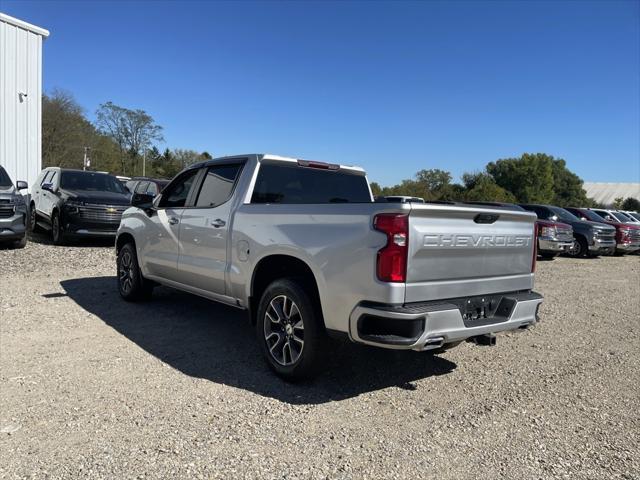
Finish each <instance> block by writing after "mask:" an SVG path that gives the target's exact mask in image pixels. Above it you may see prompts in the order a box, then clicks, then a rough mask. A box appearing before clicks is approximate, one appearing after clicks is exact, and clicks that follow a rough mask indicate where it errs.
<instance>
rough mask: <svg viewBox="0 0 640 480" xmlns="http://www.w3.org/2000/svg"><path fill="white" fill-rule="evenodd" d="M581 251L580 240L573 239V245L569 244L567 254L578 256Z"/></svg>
mask: <svg viewBox="0 0 640 480" xmlns="http://www.w3.org/2000/svg"><path fill="white" fill-rule="evenodd" d="M581 253H582V245H580V242H579V241H578V240H575V241H574V242H573V245H571V248H570V249H569V255H571V256H572V257H579V256H580V254H581Z"/></svg>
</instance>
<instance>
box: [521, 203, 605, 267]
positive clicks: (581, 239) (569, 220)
mask: <svg viewBox="0 0 640 480" xmlns="http://www.w3.org/2000/svg"><path fill="white" fill-rule="evenodd" d="M520 206H521V207H522V208H524V209H525V210H529V211H531V212H535V214H536V215H537V216H538V218H539V219H540V220H551V221H554V222H562V223H566V224H568V225H571V228H573V239H574V242H573V246H572V247H571V248H570V249H569V251H568V252H567V254H568V255H570V256H572V257H585V256H588V255H592V256H597V255H613V253H614V252H615V248H616V239H615V236H616V229H615V228H613V227H611V226H609V225H605V224H603V223H598V222H592V221H585V220H580V219H579V218H578V217H576V216H575V215H573V214H572V213H570V212H568V211H567V210H565V209H564V208H560V207H556V206H553V205H527V204H520Z"/></svg>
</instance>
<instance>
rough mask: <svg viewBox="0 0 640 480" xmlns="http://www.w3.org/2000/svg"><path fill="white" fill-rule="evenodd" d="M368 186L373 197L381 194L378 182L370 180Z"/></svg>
mask: <svg viewBox="0 0 640 480" xmlns="http://www.w3.org/2000/svg"><path fill="white" fill-rule="evenodd" d="M369 186H370V187H371V193H373V196H374V197H378V196H380V195H382V187H381V186H380V185H379V184H377V183H376V182H371V183H370V184H369Z"/></svg>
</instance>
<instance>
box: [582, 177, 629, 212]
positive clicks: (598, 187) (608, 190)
mask: <svg viewBox="0 0 640 480" xmlns="http://www.w3.org/2000/svg"><path fill="white" fill-rule="evenodd" d="M584 189H585V191H586V192H587V197H589V198H592V199H594V200H595V201H596V202H598V203H601V204H603V205H606V206H607V207H610V206H612V205H613V202H614V201H615V199H616V198H629V197H631V198H635V199H636V200H640V183H604V182H584Z"/></svg>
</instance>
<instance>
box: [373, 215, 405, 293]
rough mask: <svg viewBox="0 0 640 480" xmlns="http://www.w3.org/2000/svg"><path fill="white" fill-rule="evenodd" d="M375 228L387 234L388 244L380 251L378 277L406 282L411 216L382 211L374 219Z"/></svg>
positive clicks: (384, 279)
mask: <svg viewBox="0 0 640 480" xmlns="http://www.w3.org/2000/svg"><path fill="white" fill-rule="evenodd" d="M373 228H375V229H376V230H378V231H380V232H383V233H385V234H386V235H387V244H386V245H385V246H384V248H381V249H380V250H379V251H378V258H377V266H376V273H377V276H378V279H379V280H381V281H383V282H400V283H403V282H405V281H406V280H407V252H408V250H409V216H408V215H406V214H399V213H380V214H378V215H376V216H375V217H374V219H373Z"/></svg>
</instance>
